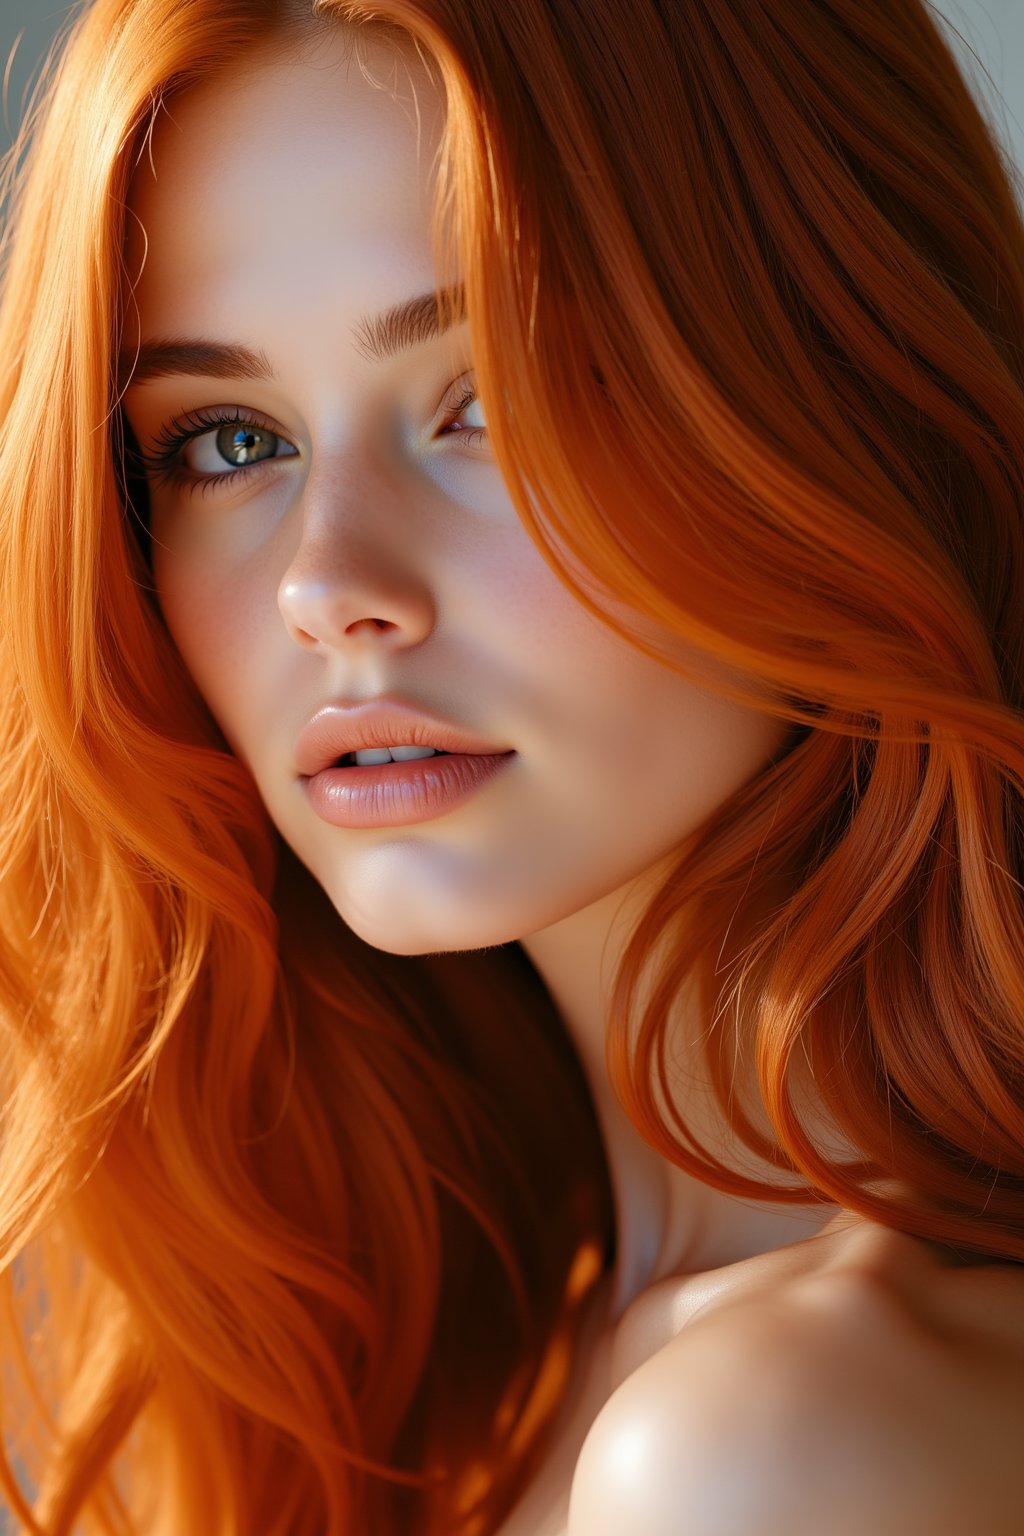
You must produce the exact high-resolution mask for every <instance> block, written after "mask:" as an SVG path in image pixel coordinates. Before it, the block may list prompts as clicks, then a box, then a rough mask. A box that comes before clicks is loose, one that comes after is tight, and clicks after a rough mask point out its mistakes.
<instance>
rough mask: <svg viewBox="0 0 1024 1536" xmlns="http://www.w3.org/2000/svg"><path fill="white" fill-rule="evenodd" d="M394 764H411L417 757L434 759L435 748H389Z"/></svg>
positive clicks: (435, 754)
mask: <svg viewBox="0 0 1024 1536" xmlns="http://www.w3.org/2000/svg"><path fill="white" fill-rule="evenodd" d="M388 751H389V752H390V753H391V756H392V757H393V758H394V760H395V762H396V763H411V762H412V761H413V760H414V759H415V758H417V757H436V756H437V749H436V748H435V747H389V748H388Z"/></svg>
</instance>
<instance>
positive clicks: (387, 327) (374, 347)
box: [117, 283, 466, 392]
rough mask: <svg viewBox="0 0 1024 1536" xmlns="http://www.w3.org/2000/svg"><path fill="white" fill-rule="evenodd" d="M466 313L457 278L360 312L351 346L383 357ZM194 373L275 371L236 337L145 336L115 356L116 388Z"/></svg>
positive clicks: (270, 375)
mask: <svg viewBox="0 0 1024 1536" xmlns="http://www.w3.org/2000/svg"><path fill="white" fill-rule="evenodd" d="M465 318H466V292H465V288H464V286H463V285H462V284H461V283H459V284H457V285H456V286H455V287H453V288H443V289H441V291H440V305H439V303H438V294H437V293H436V292H433V291H432V292H430V293H421V294H417V296H416V297H415V298H412V299H404V300H403V301H402V302H401V303H400V304H393V305H392V306H391V308H390V309H386V310H384V311H382V313H381V314H379V315H372V316H366V315H364V316H363V317H362V319H360V320H359V321H358V322H357V323H356V325H354V326H353V327H352V336H353V339H354V341H355V346H356V351H357V352H358V353H359V354H360V355H361V356H362V357H365V358H366V359H367V360H368V361H370V362H377V363H380V362H384V361H386V360H387V359H388V358H392V357H397V356H398V355H399V353H401V352H406V351H408V350H409V349H410V348H411V347H416V346H419V345H420V344H421V343H422V342H425V341H433V340H435V339H436V338H437V337H439V336H443V335H444V334H445V332H446V331H449V330H451V328H452V327H453V326H455V325H458V324H460V323H461V322H462V321H463V320H464V319H465ZM177 374H196V375H199V376H202V377H205V378H217V379H268V380H274V379H276V378H277V374H276V373H275V372H274V367H273V364H272V363H271V361H270V359H269V358H268V357H267V354H266V353H265V352H263V351H262V350H257V351H254V350H253V349H252V348H251V347H246V346H243V345H241V344H240V343H238V342H224V341H210V340H208V339H207V338H206V337H183V338H174V339H165V338H163V337H155V338H153V339H152V340H150V341H145V342H143V343H142V345H141V346H140V347H139V349H138V353H137V354H135V353H131V352H122V353H121V355H120V357H119V358H118V367H117V378H118V390H119V392H120V391H121V390H123V389H125V388H126V387H127V386H128V385H129V384H144V383H146V381H147V380H148V379H164V378H171V377H174V376H175V375H177Z"/></svg>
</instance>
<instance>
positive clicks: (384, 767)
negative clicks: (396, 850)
mask: <svg viewBox="0 0 1024 1536" xmlns="http://www.w3.org/2000/svg"><path fill="white" fill-rule="evenodd" d="M515 755H516V754H515V753H514V752H492V753H479V754H475V753H468V752H452V753H450V754H449V755H448V756H446V757H419V758H414V759H413V760H412V762H408V763H379V764H373V765H372V766H368V767H365V768H363V767H360V766H359V765H358V764H356V765H354V766H353V767H351V768H323V769H321V771H320V772H319V773H314V774H312V775H311V776H310V777H309V778H307V779H305V780H304V781H303V782H304V784H305V789H306V794H307V796H308V797H309V802H310V804H311V805H312V807H313V809H314V811H315V812H316V814H317V815H318V816H319V817H320V818H321V819H322V820H323V821H327V822H330V824H331V825H332V826H334V827H407V826H411V825H412V824H413V823H415V822H417V821H432V820H433V818H434V817H435V816H444V815H446V814H447V812H448V811H454V810H455V809H456V807H457V806H460V805H462V804H463V803H464V802H465V801H466V800H468V799H470V797H471V796H472V795H475V794H476V792H477V790H478V789H480V788H482V786H483V785H484V784H486V783H488V782H489V781H490V780H491V779H493V778H494V776H495V774H498V773H500V772H501V770H502V768H504V767H505V766H506V764H507V763H509V762H511V760H512V758H514V757H515Z"/></svg>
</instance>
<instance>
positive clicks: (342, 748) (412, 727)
mask: <svg viewBox="0 0 1024 1536" xmlns="http://www.w3.org/2000/svg"><path fill="white" fill-rule="evenodd" d="M409 745H411V746H417V747H433V748H434V749H435V750H436V751H438V752H447V753H452V754H455V753H461V754H468V755H472V756H488V757H490V756H504V755H506V754H508V753H509V752H510V751H511V748H509V747H504V746H499V745H495V744H494V743H493V742H489V741H486V740H484V738H483V737H480V736H476V735H474V734H472V733H471V732H469V731H466V730H463V729H462V728H461V727H460V726H457V725H453V724H452V723H451V721H448V720H443V719H441V718H440V717H439V716H436V715H433V714H430V713H428V712H426V711H424V710H421V709H415V708H412V707H410V706H408V705H406V704H403V703H401V702H399V701H397V700H392V699H376V700H373V701H372V702H366V703H363V704H357V705H354V706H346V705H342V704H326V705H325V706H324V707H323V708H322V709H319V710H317V712H316V714H315V715H314V716H313V717H312V719H311V720H310V721H308V723H307V724H306V725H305V726H304V727H303V729H302V731H301V732H300V733H299V737H298V740H297V741H296V743H295V765H296V767H297V769H298V771H299V773H300V774H301V775H302V776H303V777H306V778H310V777H312V776H313V775H314V774H317V773H321V772H322V771H323V770H324V769H325V768H332V767H335V766H336V765H337V764H338V763H339V762H340V761H341V760H342V759H343V758H344V757H345V756H346V754H348V753H352V752H359V751H361V750H362V749H363V748H364V747H392V746H409Z"/></svg>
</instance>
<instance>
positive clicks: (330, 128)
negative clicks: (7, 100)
mask: <svg viewBox="0 0 1024 1536" xmlns="http://www.w3.org/2000/svg"><path fill="white" fill-rule="evenodd" d="M363 53H364V57H365V60H366V66H367V70H368V72H369V73H370V74H371V77H372V78H371V79H367V78H366V74H364V72H363V69H362V68H361V67H360V59H359V57H358V56H357V55H356V54H355V53H354V51H353V47H352V37H351V33H350V32H349V31H348V29H345V28H342V27H340V26H339V27H337V28H336V29H333V30H332V32H330V33H328V34H326V35H325V37H324V38H323V39H321V40H319V41H318V43H317V46H316V48H315V49H303V50H302V51H301V52H299V51H297V50H295V49H292V50H291V51H290V52H286V53H282V52H280V51H278V52H274V51H271V50H264V51H263V52H262V53H261V54H258V55H256V56H255V57H253V56H251V55H250V58H249V59H247V61H246V64H245V67H244V69H243V68H239V70H237V71H234V72H226V73H223V74H221V75H219V76H217V77H215V78H213V79H211V80H210V81H207V82H204V83H203V84H202V85H199V86H196V87H194V88H192V89H190V90H187V91H184V92H182V93H181V94H180V95H177V96H175V97H173V98H171V99H170V101H169V102H168V104H167V107H166V109H165V110H164V111H163V112H162V113H161V114H160V117H159V119H158V121H157V124H156V126H155V128H154V131H153V134H152V140H151V145H150V148H149V152H148V153H145V152H144V153H143V154H142V156H141V157H140V160H139V165H138V168H137V171H136V173H135V176H134V178H133V182H132V186H131V188H130V192H129V209H130V217H129V219H128V233H127V248H126V255H127V261H128V270H129V272H130V273H131V274H132V275H133V276H135V275H136V274H137V273H138V272H139V267H140V265H142V257H143V252H145V261H144V266H143V272H142V278H141V281H140V282H139V285H138V289H137V292H136V298H137V301H138V303H139V307H140V312H142V313H143V315H144V314H145V312H147V311H152V310H156V311H157V312H158V314H159V324H160V326H161V328H162V329H163V328H166V327H167V326H168V325H170V326H173V325H175V324H177V323H179V322H178V320H177V313H178V311H179V310H183V311H184V312H183V313H181V316H180V323H181V324H183V325H184V323H185V320H186V318H187V319H188V320H189V322H190V323H191V322H192V321H193V320H194V318H195V314H196V308H197V306H199V307H200V308H202V309H203V310H209V311H210V312H211V318H215V317H216V314H217V312H218V311H219V310H221V309H222V308H223V307H224V306H225V305H226V306H228V307H229V308H230V310H231V312H232V313H233V314H237V313H238V310H239V309H240V308H242V309H244V307H245V306H246V305H259V304H260V303H261V302H265V301H266V299H267V296H268V294H270V293H274V294H275V295H277V296H280V294H281V288H282V284H284V285H285V286H286V288H287V289H288V290H289V291H290V292H292V293H293V294H295V295H300V294H302V293H304V292H306V293H320V294H322V292H323V288H324V284H325V283H330V284H332V285H336V286H337V287H338V288H339V290H343V289H345V288H346V287H349V286H351V285H352V284H355V285H357V286H358V285H360V284H362V285H365V283H366V282H367V280H369V279H372V274H373V273H374V271H375V270H379V269H380V268H381V266H382V265H383V267H384V268H385V269H386V270H388V271H389V272H390V273H392V274H394V273H395V269H396V266H397V267H400V268H402V269H403V275H406V276H407V277H408V280H410V281H412V280H414V279H415V278H419V279H421V280H422V279H426V282H425V286H426V287H429V286H430V284H431V280H432V273H433V264H432V245H431V223H430V219H431V209H432V186H433V183H432V176H433V168H434V162H435V156H436V151H437V147H438V143H439V139H440V133H441V128H442V118H443V109H442V102H441V99H440V96H439V93H438V91H437V89H436V87H435V86H434V85H433V84H432V82H431V81H430V79H429V77H428V76H427V74H426V71H425V69H424V67H423V65H422V64H421V63H420V61H419V60H418V59H417V57H416V55H415V53H414V52H413V51H412V49H411V48H408V49H406V48H403V49H402V50H401V51H399V50H398V49H396V48H395V47H393V46H391V45H388V46H384V45H381V44H379V43H378V44H373V45H371V46H369V47H366V48H365V49H364V50H363ZM143 231H144V234H143ZM143 323H144V324H145V320H144V321H143Z"/></svg>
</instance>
